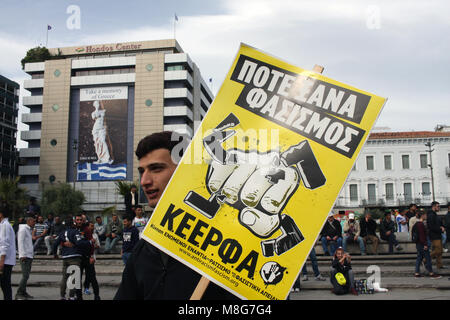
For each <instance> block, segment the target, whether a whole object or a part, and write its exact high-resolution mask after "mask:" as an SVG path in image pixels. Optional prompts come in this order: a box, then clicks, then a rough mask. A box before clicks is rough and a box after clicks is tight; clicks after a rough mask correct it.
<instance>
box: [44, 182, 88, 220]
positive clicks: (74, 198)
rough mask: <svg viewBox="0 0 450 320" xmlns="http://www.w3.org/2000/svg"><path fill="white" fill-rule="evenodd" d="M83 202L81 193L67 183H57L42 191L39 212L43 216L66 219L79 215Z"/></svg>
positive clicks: (83, 198)
mask: <svg viewBox="0 0 450 320" xmlns="http://www.w3.org/2000/svg"><path fill="white" fill-rule="evenodd" d="M85 201H86V198H85V196H84V193H83V192H81V191H79V190H74V189H73V188H72V186H71V185H70V184H68V183H58V184H56V185H52V186H49V187H47V188H46V189H45V190H44V192H43V194H42V202H41V211H42V213H45V214H49V213H53V214H57V215H60V216H61V217H66V216H69V215H74V214H76V213H80V212H81V211H82V208H81V206H82V205H83V203H84V202H85Z"/></svg>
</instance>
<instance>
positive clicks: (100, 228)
mask: <svg viewBox="0 0 450 320" xmlns="http://www.w3.org/2000/svg"><path fill="white" fill-rule="evenodd" d="M95 221H96V222H95V224H94V228H95V233H97V235H98V239H99V240H100V241H105V240H106V225H105V224H104V223H103V220H102V217H100V216H97V217H95Z"/></svg>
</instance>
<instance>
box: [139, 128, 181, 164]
mask: <svg viewBox="0 0 450 320" xmlns="http://www.w3.org/2000/svg"><path fill="white" fill-rule="evenodd" d="M180 139H181V137H180ZM178 143H179V141H172V131H162V132H156V133H152V134H150V135H148V136H146V137H145V138H143V139H142V140H141V141H139V143H138V146H137V148H136V152H135V153H136V156H137V158H138V160H140V159H141V158H142V157H144V156H145V155H146V154H147V153H149V152H151V151H153V150H156V149H167V150H169V152H172V149H173V148H174V147H175V146H176V145H177V144H178Z"/></svg>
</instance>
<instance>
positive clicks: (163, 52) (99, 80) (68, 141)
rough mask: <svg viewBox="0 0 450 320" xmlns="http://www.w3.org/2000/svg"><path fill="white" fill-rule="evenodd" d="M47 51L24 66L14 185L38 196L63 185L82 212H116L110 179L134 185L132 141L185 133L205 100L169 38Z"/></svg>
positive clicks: (204, 89) (207, 94) (195, 71)
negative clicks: (81, 198) (22, 144)
mask: <svg viewBox="0 0 450 320" xmlns="http://www.w3.org/2000/svg"><path fill="white" fill-rule="evenodd" d="M49 50H50V52H51V54H52V55H54V59H51V60H47V61H43V62H36V63H27V64H25V69H24V70H25V72H26V73H28V74H29V75H30V76H31V79H29V80H26V81H24V88H25V89H27V90H29V91H30V93H31V96H27V97H23V105H24V106H25V107H28V108H29V109H30V112H29V113H28V114H23V116H22V122H24V123H25V124H28V126H29V130H28V131H24V132H22V133H21V138H22V140H25V141H27V142H28V148H26V149H23V150H21V152H20V156H21V158H23V163H24V164H23V165H22V166H21V167H20V173H21V179H22V180H21V182H22V185H23V186H24V187H26V188H27V189H28V190H29V191H30V193H31V194H32V195H35V196H36V197H38V198H39V197H40V194H41V192H42V190H43V188H45V186H46V185H48V184H52V183H57V182H69V183H73V184H74V187H75V188H76V189H77V190H81V191H83V192H84V194H85V196H86V198H87V202H86V204H85V206H84V207H85V209H86V210H101V209H103V208H105V207H108V206H112V205H117V208H118V209H121V208H122V206H123V204H122V198H121V197H120V196H119V195H118V194H117V192H116V191H115V184H114V181H115V180H125V181H135V182H137V181H139V176H138V172H137V166H138V162H137V160H136V157H135V156H134V151H135V150H136V146H137V144H138V142H139V141H140V140H141V139H142V138H143V137H144V136H146V135H149V134H151V133H153V132H158V131H163V130H164V131H166V130H167V131H177V132H179V133H183V134H187V135H189V136H193V133H194V131H195V130H196V129H197V127H198V126H199V124H200V122H201V120H202V119H203V117H204V115H205V114H206V112H207V110H208V108H209V106H210V104H211V102H212V100H213V95H212V93H211V91H210V89H209V88H208V86H207V85H206V83H205V81H204V80H203V78H202V76H201V74H200V70H199V68H198V67H197V65H196V64H195V63H194V62H192V60H191V59H190V57H189V55H188V54H186V53H184V52H183V50H182V49H181V47H180V46H179V44H178V43H177V42H176V40H155V41H142V42H130V43H113V44H100V45H88V46H79V47H65V48H55V49H49Z"/></svg>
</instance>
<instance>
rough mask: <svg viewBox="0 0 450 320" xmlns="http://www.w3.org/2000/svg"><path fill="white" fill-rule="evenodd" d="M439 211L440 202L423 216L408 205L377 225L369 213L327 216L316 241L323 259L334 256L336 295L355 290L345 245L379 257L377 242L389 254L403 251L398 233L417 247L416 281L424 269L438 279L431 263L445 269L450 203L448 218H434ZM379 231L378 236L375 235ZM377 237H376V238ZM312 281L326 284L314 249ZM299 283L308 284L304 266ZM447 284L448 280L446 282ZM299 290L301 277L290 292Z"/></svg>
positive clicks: (449, 230)
mask: <svg viewBox="0 0 450 320" xmlns="http://www.w3.org/2000/svg"><path fill="white" fill-rule="evenodd" d="M439 211H440V204H439V202H436V201H433V202H432V203H431V210H429V211H428V212H426V211H425V210H424V209H418V207H417V205H416V204H411V205H409V208H408V209H406V210H403V211H401V212H400V211H398V210H389V211H386V212H385V214H384V217H383V218H382V219H380V221H379V222H378V223H377V222H376V221H375V220H374V219H373V218H372V214H371V213H370V212H367V213H366V214H364V215H363V216H362V217H361V218H360V219H359V220H358V219H356V218H355V214H354V213H349V214H348V216H344V217H342V218H341V219H339V220H340V221H339V220H338V219H335V218H334V216H333V215H330V216H329V217H328V219H327V221H326V222H325V224H324V226H323V228H322V231H321V233H320V236H319V239H320V240H321V244H322V247H323V252H324V255H326V256H333V259H332V266H331V272H330V282H331V284H332V285H333V292H334V293H335V294H345V293H353V294H357V292H356V290H355V280H354V275H353V272H352V267H351V256H350V254H349V253H348V244H349V243H356V244H357V245H358V247H359V250H360V254H361V255H362V256H364V255H366V254H374V255H376V254H378V245H379V243H380V238H381V239H382V240H384V241H387V242H388V248H389V249H388V254H393V253H394V249H395V250H396V251H402V250H403V248H402V247H401V246H400V244H399V241H398V240H397V236H396V234H397V233H399V232H400V233H407V239H408V240H409V241H411V242H413V243H415V245H416V250H417V258H416V263H415V270H414V271H415V272H414V277H415V278H421V277H423V276H424V275H423V274H422V273H421V272H420V268H421V267H422V266H423V268H424V269H426V271H427V272H428V276H429V277H430V278H431V279H439V278H441V276H440V275H439V274H438V273H437V272H434V271H433V267H432V259H435V260H436V268H437V269H438V270H440V269H446V268H447V267H446V266H444V265H443V262H442V254H443V252H448V249H447V248H446V240H447V238H448V236H449V234H450V203H448V204H447V214H446V215H444V216H443V217H440V216H438V215H437V214H438V213H439ZM377 229H379V232H377ZM378 234H379V236H378ZM368 244H371V245H372V250H371V251H370V252H366V248H367V245H368ZM309 259H310V261H311V264H312V267H313V270H314V275H315V279H316V280H318V281H324V280H326V279H325V278H324V277H323V276H322V275H321V274H320V271H319V266H318V262H317V257H316V251H315V249H314V248H313V249H312V251H311V252H310V255H309ZM301 273H302V278H301V279H302V281H307V280H308V276H307V271H306V263H305V264H304V266H303V269H302V272H301ZM449 280H450V278H449ZM299 289H300V277H299V278H298V279H297V281H296V283H295V284H294V287H293V291H298V290H299Z"/></svg>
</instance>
